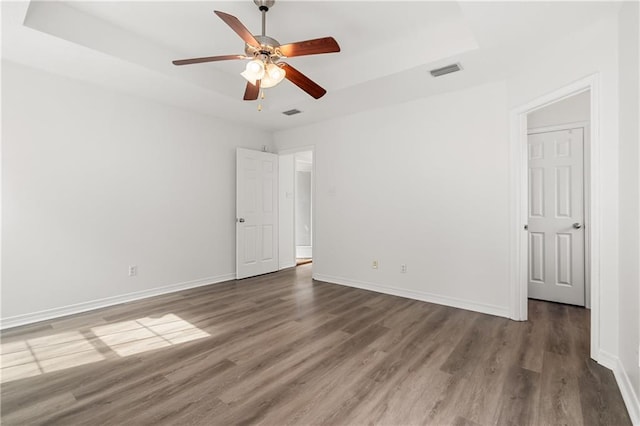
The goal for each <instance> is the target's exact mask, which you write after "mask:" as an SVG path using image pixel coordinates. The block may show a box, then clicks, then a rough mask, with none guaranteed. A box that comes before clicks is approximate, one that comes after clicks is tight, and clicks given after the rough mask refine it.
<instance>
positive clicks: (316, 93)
mask: <svg viewBox="0 0 640 426" xmlns="http://www.w3.org/2000/svg"><path fill="white" fill-rule="evenodd" d="M278 66H280V67H281V68H282V69H283V70H284V72H285V78H286V79H287V80H289V81H290V82H292V83H293V84H295V85H296V86H298V87H299V88H301V89H302V90H304V91H305V92H307V93H308V94H309V95H311V96H312V97H314V98H316V99H319V98H321V97H323V96H324V94H325V93H327V91H326V90H324V89H323V88H322V87H320V86H318V85H317V84H316V83H315V82H314V81H313V80H311V79H310V78H309V77H307V76H306V75H304V74H302V73H301V72H300V71H298V70H297V69H295V68H294V67H292V66H291V65H289V64H286V63H284V62H280V63H279V64H278Z"/></svg>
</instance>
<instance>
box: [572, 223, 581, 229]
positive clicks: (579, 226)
mask: <svg viewBox="0 0 640 426" xmlns="http://www.w3.org/2000/svg"><path fill="white" fill-rule="evenodd" d="M573 227H574V228H576V229H580V228H582V224H581V223H580V222H576V223H574V224H573Z"/></svg>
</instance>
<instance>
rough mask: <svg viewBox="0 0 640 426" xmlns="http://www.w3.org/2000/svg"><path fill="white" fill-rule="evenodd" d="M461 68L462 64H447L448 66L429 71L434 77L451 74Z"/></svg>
mask: <svg viewBox="0 0 640 426" xmlns="http://www.w3.org/2000/svg"><path fill="white" fill-rule="evenodd" d="M461 69H462V67H461V66H460V64H451V65H447V66H446V67H442V68H438V69H435V70H431V71H429V72H430V73H431V75H432V76H434V77H440V76H441V75H445V74H450V73H452V72H456V71H460V70H461Z"/></svg>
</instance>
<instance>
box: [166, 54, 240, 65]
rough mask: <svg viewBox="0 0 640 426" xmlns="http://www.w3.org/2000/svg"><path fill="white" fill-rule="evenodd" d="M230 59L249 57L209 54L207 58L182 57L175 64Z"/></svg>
mask: <svg viewBox="0 0 640 426" xmlns="http://www.w3.org/2000/svg"><path fill="white" fill-rule="evenodd" d="M230 59H247V57H246V56H244V55H222V56H207V57H205V58H192V59H180V60H177V61H173V65H189V64H201V63H203V62H216V61H228V60H230Z"/></svg>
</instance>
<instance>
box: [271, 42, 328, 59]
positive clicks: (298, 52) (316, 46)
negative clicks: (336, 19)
mask: <svg viewBox="0 0 640 426" xmlns="http://www.w3.org/2000/svg"><path fill="white" fill-rule="evenodd" d="M279 49H280V52H282V54H283V55H284V56H286V57H288V58H291V57H293V56H304V55H317V54H319V53H333V52H339V51H340V46H338V42H337V41H335V39H334V38H333V37H324V38H316V39H313V40H305V41H299V42H297V43H289V44H285V45H282V46H280V48H279Z"/></svg>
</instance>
